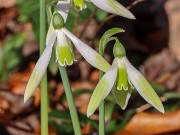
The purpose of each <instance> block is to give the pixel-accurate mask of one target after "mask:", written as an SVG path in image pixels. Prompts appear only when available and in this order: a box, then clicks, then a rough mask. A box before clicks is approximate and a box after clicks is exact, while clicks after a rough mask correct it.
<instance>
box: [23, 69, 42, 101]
mask: <svg viewBox="0 0 180 135" xmlns="http://www.w3.org/2000/svg"><path fill="white" fill-rule="evenodd" d="M40 81H41V73H40V72H39V71H37V70H33V72H32V74H31V76H30V79H29V81H28V84H27V86H26V90H25V94H24V102H26V101H27V100H28V99H29V98H30V97H31V96H32V94H33V92H34V91H35V89H36V87H37V86H38V85H39V83H40Z"/></svg>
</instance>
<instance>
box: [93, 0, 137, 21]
mask: <svg viewBox="0 0 180 135" xmlns="http://www.w3.org/2000/svg"><path fill="white" fill-rule="evenodd" d="M90 1H91V2H92V3H93V4H94V5H96V6H97V7H98V8H100V9H102V10H104V11H106V12H108V13H112V14H116V15H120V16H123V17H126V18H129V19H135V16H134V15H133V14H132V13H131V12H130V11H129V10H127V9H126V8H125V7H124V6H123V5H121V4H120V3H119V2H117V1H116V0H90Z"/></svg>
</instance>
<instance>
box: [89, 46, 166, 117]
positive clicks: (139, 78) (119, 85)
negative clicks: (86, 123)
mask: <svg viewBox="0 0 180 135" xmlns="http://www.w3.org/2000/svg"><path fill="white" fill-rule="evenodd" d="M113 52H114V56H115V59H114V61H113V64H112V66H111V67H110V68H109V70H108V71H107V72H106V73H105V74H104V76H103V77H102V78H101V80H100V81H99V83H98V84H97V86H96V88H95V90H94V92H93V94H92V96H91V99H90V102H89V105H88V109H87V116H88V117H89V116H91V115H92V114H93V113H94V112H95V110H96V109H97V107H98V106H99V104H100V103H101V101H102V100H104V99H105V98H106V96H107V95H108V94H109V93H110V92H111V90H112V92H113V95H114V97H115V99H116V101H117V103H118V104H119V105H120V107H121V108H122V109H125V108H126V106H127V103H128V100H129V98H130V96H131V91H132V87H134V88H135V89H136V90H137V91H138V92H139V94H140V95H141V96H142V97H143V98H144V99H145V100H146V101H147V102H148V103H150V104H151V105H152V106H154V107H155V108H156V109H157V110H159V111H160V112H161V113H164V107H163V105H162V103H161V101H160V99H159V97H158V95H157V94H156V93H155V91H154V90H153V88H152V87H151V85H150V84H149V83H148V81H147V80H146V79H145V78H144V76H143V75H142V74H141V73H140V72H139V71H138V70H137V69H135V68H134V67H133V66H132V65H131V63H130V62H129V60H128V59H127V57H126V52H125V49H124V47H123V46H122V44H121V43H119V42H117V43H116V44H115V46H114V50H113ZM113 86H115V87H114V88H113Z"/></svg>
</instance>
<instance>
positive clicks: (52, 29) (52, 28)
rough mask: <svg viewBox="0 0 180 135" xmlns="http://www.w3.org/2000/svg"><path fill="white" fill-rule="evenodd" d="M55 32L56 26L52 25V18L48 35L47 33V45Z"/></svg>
mask: <svg viewBox="0 0 180 135" xmlns="http://www.w3.org/2000/svg"><path fill="white" fill-rule="evenodd" d="M53 32H54V27H53V25H52V20H51V22H50V25H49V29H48V32H47V35H46V46H47V45H48V42H49V40H50V38H51V35H52V34H53Z"/></svg>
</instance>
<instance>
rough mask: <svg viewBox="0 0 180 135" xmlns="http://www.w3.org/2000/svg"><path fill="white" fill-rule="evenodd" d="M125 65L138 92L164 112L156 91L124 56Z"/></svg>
mask: <svg viewBox="0 0 180 135" xmlns="http://www.w3.org/2000/svg"><path fill="white" fill-rule="evenodd" d="M123 60H124V63H125V65H126V69H127V73H128V77H129V79H130V81H131V82H132V84H133V85H134V87H135V88H136V89H137V91H138V92H139V94H140V95H141V96H142V97H143V98H144V99H145V100H146V101H147V102H148V103H150V104H151V105H152V106H154V107H155V108H156V109H157V110H159V111H160V112H162V113H164V107H163V105H162V102H161V100H160V99H159V97H158V95H157V94H156V92H155V91H154V90H153V88H152V87H151V85H150V84H149V83H148V81H147V80H146V79H145V78H144V76H143V75H142V74H141V73H140V72H139V71H138V70H137V69H135V68H134V67H133V66H132V65H131V63H130V62H129V61H128V59H127V58H126V57H124V58H123Z"/></svg>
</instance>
